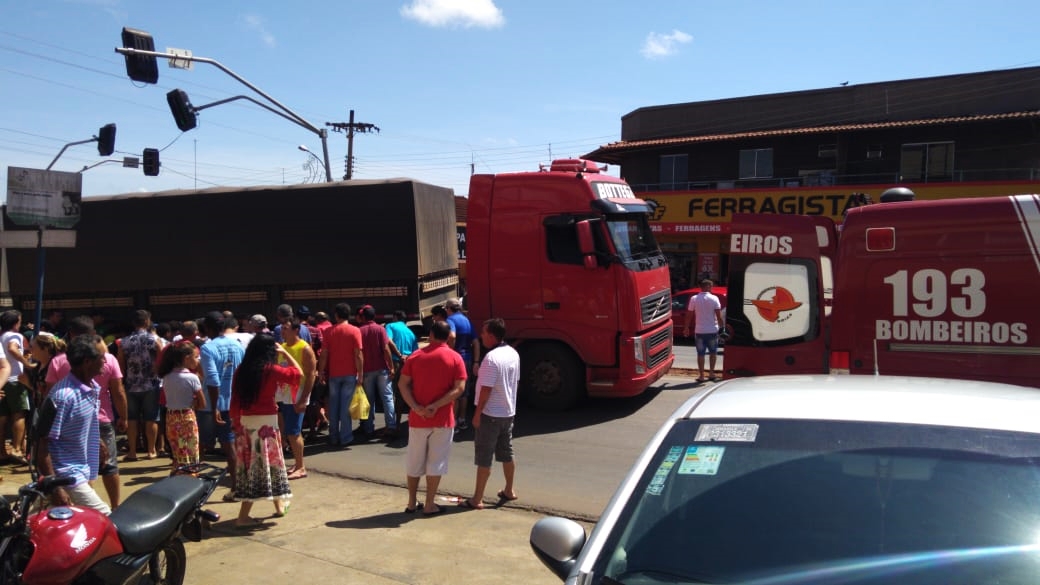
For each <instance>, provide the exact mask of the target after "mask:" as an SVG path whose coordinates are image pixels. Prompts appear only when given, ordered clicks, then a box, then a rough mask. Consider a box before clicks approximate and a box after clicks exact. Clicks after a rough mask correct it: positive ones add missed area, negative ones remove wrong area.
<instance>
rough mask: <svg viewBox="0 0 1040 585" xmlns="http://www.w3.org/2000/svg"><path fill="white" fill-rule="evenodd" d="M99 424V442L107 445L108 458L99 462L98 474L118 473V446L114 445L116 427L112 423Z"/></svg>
mask: <svg viewBox="0 0 1040 585" xmlns="http://www.w3.org/2000/svg"><path fill="white" fill-rule="evenodd" d="M99 424H100V425H101V442H102V443H104V445H105V446H106V447H108V459H106V460H105V461H102V462H101V469H100V470H98V475H101V476H105V475H119V447H118V446H117V445H116V429H115V426H113V425H112V423H99Z"/></svg>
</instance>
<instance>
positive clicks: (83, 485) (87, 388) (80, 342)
mask: <svg viewBox="0 0 1040 585" xmlns="http://www.w3.org/2000/svg"><path fill="white" fill-rule="evenodd" d="M66 356H67V357H68V360H69V365H70V366H71V368H72V371H71V372H70V373H69V375H68V376H65V377H64V378H62V379H61V381H59V382H58V383H57V384H55V385H54V387H53V388H51V391H50V393H49V394H47V398H46V399H45V400H44V401H43V404H41V405H40V411H39V419H38V422H37V433H38V437H39V439H38V440H39V444H38V454H39V457H38V462H39V463H38V465H39V469H40V473H41V474H42V475H59V476H63V477H66V476H72V477H75V478H76V483H75V484H74V485H72V486H71V487H68V488H58V489H57V490H55V491H54V493H53V494H52V496H51V503H52V504H54V505H55V506H69V505H72V504H76V505H79V506H83V507H86V508H93V509H95V510H97V511H99V512H101V513H103V514H109V513H111V511H112V510H111V509H110V508H109V507H108V504H106V503H105V502H104V500H102V499H101V498H100V497H99V496H98V494H97V492H95V491H94V488H93V487H91V485H90V482H91V481H93V480H95V479H97V476H98V466H99V465H100V460H101V441H100V438H101V431H100V428H99V425H98V409H99V407H100V404H101V387H100V386H98V384H97V382H95V381H94V376H97V375H98V374H99V373H100V372H101V368H102V366H104V364H105V360H104V356H103V355H102V354H101V351H100V350H99V349H98V347H97V344H96V343H95V341H94V336H92V335H80V336H79V337H76V338H75V339H73V340H72V341H71V342H70V343H69V348H68V350H67V351H66Z"/></svg>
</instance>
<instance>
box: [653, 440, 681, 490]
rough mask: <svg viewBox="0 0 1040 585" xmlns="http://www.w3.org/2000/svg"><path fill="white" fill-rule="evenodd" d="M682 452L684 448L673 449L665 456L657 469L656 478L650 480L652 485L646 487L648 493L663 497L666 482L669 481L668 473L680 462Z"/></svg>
mask: <svg viewBox="0 0 1040 585" xmlns="http://www.w3.org/2000/svg"><path fill="white" fill-rule="evenodd" d="M682 452H683V448H682V447H672V448H671V449H669V450H668V455H666V456H665V458H664V461H662V462H661V466H660V467H658V468H657V471H656V472H654V476H653V477H652V478H651V479H650V485H648V486H646V493H648V494H650V495H652V496H659V495H661V492H663V491H664V482H665V480H666V479H668V473H669V472H671V471H672V468H673V467H675V462H676V461H678V460H679V457H680V456H681V455H682Z"/></svg>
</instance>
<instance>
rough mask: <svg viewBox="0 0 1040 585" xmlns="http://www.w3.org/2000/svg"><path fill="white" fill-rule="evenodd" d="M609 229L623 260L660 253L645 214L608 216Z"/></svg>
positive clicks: (618, 253) (615, 247)
mask: <svg viewBox="0 0 1040 585" xmlns="http://www.w3.org/2000/svg"><path fill="white" fill-rule="evenodd" d="M607 229H608V230H609V231H610V239H611V241H612V242H613V243H614V249H615V250H617V255H618V258H619V259H620V260H621V261H622V262H627V261H629V260H633V259H636V258H646V257H648V256H653V255H658V254H660V250H659V249H658V248H657V241H656V240H655V239H654V234H653V232H651V231H650V224H649V223H648V222H647V220H646V216H645V215H643V214H638V215H612V216H610V217H608V218H607Z"/></svg>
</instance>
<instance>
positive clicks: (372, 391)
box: [357, 305, 397, 441]
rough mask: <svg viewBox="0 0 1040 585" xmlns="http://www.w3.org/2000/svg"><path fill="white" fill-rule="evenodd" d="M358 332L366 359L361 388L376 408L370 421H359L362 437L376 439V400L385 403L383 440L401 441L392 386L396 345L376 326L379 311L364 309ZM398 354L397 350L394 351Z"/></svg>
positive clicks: (369, 306)
mask: <svg viewBox="0 0 1040 585" xmlns="http://www.w3.org/2000/svg"><path fill="white" fill-rule="evenodd" d="M357 318H358V323H359V325H358V329H359V330H360V331H361V346H362V351H361V353H362V354H363V355H364V358H365V370H364V377H363V381H362V382H361V385H362V386H363V387H364V388H365V394H366V395H367V396H368V402H369V404H372V405H373V408H371V409H369V411H368V418H367V419H365V420H363V421H359V422H360V425H359V429H358V430H359V431H360V434H362V435H364V436H365V437H366V438H371V437H375V436H376V427H375V420H376V409H375V408H374V405H375V403H376V400H379V401H381V402H382V403H383V422H384V425H385V426H384V427H383V438H384V439H386V440H387V441H391V440H393V439H396V438H397V417H396V416H395V414H394V387H393V386H392V385H391V384H390V380H391V377H392V376H393V374H394V362H393V359H391V357H390V356H391V355H392V354H391V347H393V345H394V342H393V341H390V336H389V335H387V334H386V329H383V328H382V327H381V326H380V325H379V324H378V323H376V310H375V309H374V308H373V307H372V305H365V306H364V307H361V309H360V310H359V311H358V314H357ZM393 351H394V352H396V351H397V350H396V349H394V350H393Z"/></svg>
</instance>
